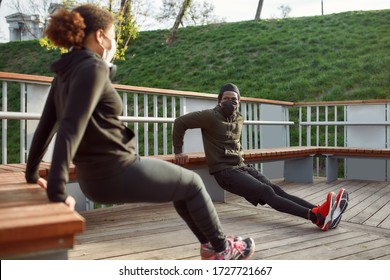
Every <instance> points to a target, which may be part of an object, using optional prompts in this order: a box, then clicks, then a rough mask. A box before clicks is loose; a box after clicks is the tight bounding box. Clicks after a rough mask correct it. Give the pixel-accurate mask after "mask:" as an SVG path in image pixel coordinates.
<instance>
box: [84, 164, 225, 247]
mask: <svg viewBox="0 0 390 280" xmlns="http://www.w3.org/2000/svg"><path fill="white" fill-rule="evenodd" d="M80 174H82V171H81V172H80ZM80 177H81V178H79V183H80V187H81V189H82V191H83V193H84V194H85V195H86V197H88V198H89V199H91V200H92V201H95V202H98V203H104V204H117V203H132V202H168V201H173V204H174V206H175V209H176V211H177V213H178V214H179V215H180V216H181V217H182V218H183V220H184V221H185V222H186V223H187V225H188V226H189V227H190V229H191V230H192V232H193V233H194V234H195V236H196V237H197V238H198V240H199V242H201V243H207V242H208V241H209V242H210V243H211V244H212V246H213V247H214V249H215V250H216V251H217V252H220V251H223V250H224V249H225V248H226V238H225V235H224V234H223V232H222V228H221V225H220V222H219V218H218V215H217V212H216V210H215V208H214V205H213V202H212V200H211V198H210V196H209V194H208V193H207V191H206V188H205V186H204V184H203V181H202V179H201V178H200V177H199V175H198V174H196V173H195V172H193V171H190V170H188V169H185V168H182V167H180V166H177V165H175V164H172V163H169V162H165V161H162V160H157V159H152V158H138V159H136V161H135V162H134V163H132V164H131V165H129V166H127V167H125V168H124V169H123V170H122V172H121V173H119V174H118V175H117V176H115V177H112V178H106V179H99V180H94V179H93V178H87V179H85V178H82V177H83V176H80Z"/></svg>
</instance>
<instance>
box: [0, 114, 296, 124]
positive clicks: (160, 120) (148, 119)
mask: <svg viewBox="0 0 390 280" xmlns="http://www.w3.org/2000/svg"><path fill="white" fill-rule="evenodd" d="M40 117H41V114H38V113H20V112H3V111H0V119H7V120H39V119H40ZM118 118H119V119H120V120H121V121H123V122H133V123H148V122H150V123H173V122H174V121H175V118H158V117H157V118H156V117H131V116H119V117H118ZM244 124H246V125H294V122H283V121H250V120H245V121H244Z"/></svg>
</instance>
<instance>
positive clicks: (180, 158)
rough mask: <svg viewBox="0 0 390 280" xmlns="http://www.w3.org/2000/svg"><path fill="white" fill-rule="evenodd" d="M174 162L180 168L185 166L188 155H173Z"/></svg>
mask: <svg viewBox="0 0 390 280" xmlns="http://www.w3.org/2000/svg"><path fill="white" fill-rule="evenodd" d="M175 160H176V164H177V165H180V166H184V165H186V164H187V163H188V161H189V159H188V155H186V154H183V153H181V154H175Z"/></svg>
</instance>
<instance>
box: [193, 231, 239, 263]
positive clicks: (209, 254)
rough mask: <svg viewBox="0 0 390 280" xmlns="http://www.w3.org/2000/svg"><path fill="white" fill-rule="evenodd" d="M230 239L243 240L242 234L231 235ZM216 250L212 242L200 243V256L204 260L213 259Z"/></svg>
mask: <svg viewBox="0 0 390 280" xmlns="http://www.w3.org/2000/svg"><path fill="white" fill-rule="evenodd" d="M228 239H233V241H241V240H242V237H241V236H229V237H228ZM214 255H215V250H214V248H213V246H212V245H211V243H210V242H208V243H206V244H201V245H200V258H201V259H202V260H213V259H214V258H215V257H214Z"/></svg>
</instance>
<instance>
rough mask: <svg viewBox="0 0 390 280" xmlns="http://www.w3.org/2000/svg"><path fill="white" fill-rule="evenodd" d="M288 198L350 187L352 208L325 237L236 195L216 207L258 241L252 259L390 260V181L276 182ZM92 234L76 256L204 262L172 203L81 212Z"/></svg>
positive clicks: (318, 197)
mask: <svg viewBox="0 0 390 280" xmlns="http://www.w3.org/2000/svg"><path fill="white" fill-rule="evenodd" d="M276 183H278V184H279V185H281V187H282V188H283V189H285V190H286V191H287V192H288V193H290V194H293V195H297V196H299V197H302V198H304V199H306V200H308V201H310V202H312V203H314V204H320V203H322V202H323V200H324V199H325V198H326V194H327V193H328V192H329V191H335V192H337V191H338V190H339V188H341V187H343V188H345V189H347V190H348V191H349V193H350V203H349V207H348V209H347V211H346V212H345V213H344V214H343V219H342V222H341V223H340V225H339V227H338V228H336V229H334V230H328V231H327V232H322V231H321V230H320V229H319V228H317V227H316V226H314V225H313V224H312V223H311V222H309V221H307V220H303V219H301V218H299V217H295V216H291V215H288V214H284V213H280V212H277V211H275V210H273V209H271V208H270V207H268V206H265V207H253V206H252V205H251V204H249V203H248V202H246V201H245V199H243V198H241V197H238V196H235V195H231V194H229V195H228V196H227V202H226V203H215V206H216V208H217V211H218V214H219V216H220V220H221V223H222V226H223V228H224V231H225V234H226V235H233V234H234V235H241V236H243V237H247V236H250V237H253V238H254V240H255V242H256V251H255V254H254V256H253V257H252V259H284V260H286V259H298V260H307V259H311V260H318V259H324V260H330V259H349V260H352V259H361V260H368V259H386V260H388V259H390V182H368V181H345V180H339V181H336V182H333V183H331V184H327V183H326V182H325V181H324V179H315V181H314V183H313V184H305V185H302V184H298V183H287V182H283V181H276ZM80 214H81V215H82V216H84V218H85V219H86V223H87V230H86V232H85V233H83V234H82V235H79V236H77V238H76V246H75V247H74V249H72V250H70V251H69V259H71V260H79V259H88V260H91V259H117V260H118V259H122V260H124V259H126V260H129V259H141V260H151V259H164V260H167V259H168V260H176V259H191V260H197V259H200V256H199V244H198V242H197V240H196V238H195V237H194V236H193V234H192V233H191V232H190V230H189V229H188V227H187V226H186V225H185V223H184V222H183V220H181V218H180V217H179V216H178V214H177V213H176V212H175V209H174V208H173V206H172V204H171V203H163V204H150V203H138V204H128V205H120V206H116V207H112V208H104V209H98V210H93V211H88V212H82V213H80Z"/></svg>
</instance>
